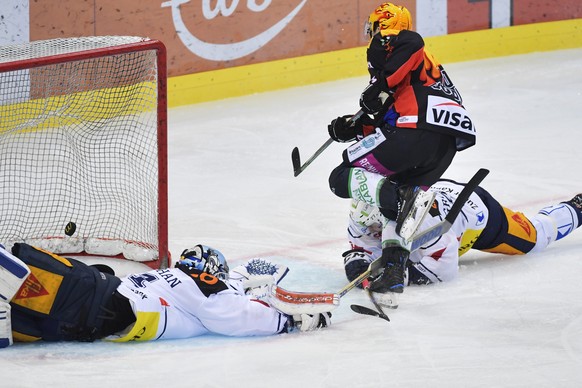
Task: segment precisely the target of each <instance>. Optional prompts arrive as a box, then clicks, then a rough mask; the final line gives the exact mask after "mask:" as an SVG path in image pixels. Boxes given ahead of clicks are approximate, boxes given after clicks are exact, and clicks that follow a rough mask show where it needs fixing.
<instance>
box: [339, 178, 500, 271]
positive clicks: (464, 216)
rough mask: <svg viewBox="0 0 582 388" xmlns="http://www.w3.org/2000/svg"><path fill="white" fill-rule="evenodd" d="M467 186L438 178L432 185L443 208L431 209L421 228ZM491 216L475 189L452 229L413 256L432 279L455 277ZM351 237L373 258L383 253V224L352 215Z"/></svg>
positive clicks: (437, 219)
mask: <svg viewBox="0 0 582 388" xmlns="http://www.w3.org/2000/svg"><path fill="white" fill-rule="evenodd" d="M463 187H464V186H462V185H459V184H456V183H454V182H450V181H438V182H437V183H436V184H434V185H433V186H431V187H430V189H429V190H430V191H434V192H436V193H437V196H436V198H435V201H436V202H437V204H438V210H439V211H429V213H428V214H427V215H426V218H425V219H424V221H423V222H422V224H421V225H420V227H419V229H421V230H423V229H427V228H429V227H431V226H433V225H435V224H436V223H438V222H440V221H441V220H442V219H443V217H444V215H446V214H447V213H448V211H449V210H450V208H451V206H452V205H453V203H454V201H455V199H456V198H457V196H458V195H459V193H460V192H461V190H462V189H463ZM488 217H489V210H488V209H487V207H486V206H485V204H484V203H483V201H482V200H481V198H479V196H478V195H477V194H475V193H473V194H471V197H470V198H469V200H468V201H467V202H466V203H465V205H464V206H463V208H462V210H461V214H459V216H458V217H457V219H456V220H455V222H454V223H453V225H452V227H451V229H450V230H449V232H448V233H445V234H444V235H443V236H441V237H440V238H438V239H436V240H434V241H431V242H429V243H428V244H426V245H425V246H423V247H421V248H420V249H418V250H416V251H414V252H412V253H411V254H410V257H409V260H410V261H411V262H412V263H414V266H415V267H416V268H417V269H418V270H419V271H420V272H422V273H423V274H424V275H425V276H426V277H427V278H428V279H430V280H431V281H432V282H439V281H448V280H452V279H454V278H455V277H456V276H457V274H458V270H459V256H460V255H462V254H463V253H466V252H467V251H468V250H469V249H471V247H472V246H473V244H474V243H475V241H476V239H477V238H478V237H479V235H480V234H481V232H482V231H483V229H484V228H485V226H486V225H487V220H488ZM348 238H349V241H350V243H351V244H352V246H354V247H361V248H364V249H365V250H366V251H368V252H369V253H370V256H371V258H372V259H373V260H375V259H377V258H378V257H380V255H381V254H382V244H381V228H380V227H376V228H374V227H372V228H370V227H369V226H363V225H361V224H360V223H358V222H356V221H354V219H353V217H350V220H349V225H348Z"/></svg>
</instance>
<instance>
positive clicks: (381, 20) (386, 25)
mask: <svg viewBox="0 0 582 388" xmlns="http://www.w3.org/2000/svg"><path fill="white" fill-rule="evenodd" d="M411 29H412V17H411V16H410V12H409V11H408V9H406V7H403V6H401V5H394V4H392V3H382V4H380V6H379V7H378V8H376V9H375V10H374V12H372V13H371V14H370V17H369V18H368V21H366V25H365V28H364V32H365V34H366V35H367V36H368V37H369V38H370V39H371V38H372V37H373V36H374V35H376V34H377V33H378V32H380V33H382V35H387V34H388V33H389V31H390V30H392V31H400V30H411Z"/></svg>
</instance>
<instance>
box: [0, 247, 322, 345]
mask: <svg viewBox="0 0 582 388" xmlns="http://www.w3.org/2000/svg"><path fill="white" fill-rule="evenodd" d="M101 269H102V268H101ZM102 270H103V269H102ZM287 271H288V269H287V268H286V267H285V266H281V265H276V264H272V263H270V262H269V261H267V260H263V259H251V260H249V261H248V262H247V263H246V264H244V265H241V266H238V267H236V268H234V269H233V270H231V271H230V272H229V268H228V265H227V262H226V259H225V258H224V256H223V255H222V254H221V253H220V252H219V251H217V250H215V249H212V248H209V247H206V246H203V245H197V246H195V247H194V248H192V249H188V250H185V251H184V252H183V253H182V256H181V257H180V260H179V261H178V262H177V263H176V265H175V267H174V268H168V269H160V270H152V271H149V272H144V273H137V274H133V275H128V276H126V277H124V278H119V277H116V276H114V275H113V274H110V273H105V272H100V271H99V270H98V269H97V268H96V267H94V266H88V265H85V264H84V263H82V262H80V261H77V260H73V259H68V258H64V257H61V256H58V255H55V254H52V253H50V252H46V251H43V250H39V249H37V248H34V247H32V246H30V245H27V244H23V243H22V244H15V245H14V247H13V248H12V254H11V253H10V252H8V251H7V250H5V249H4V248H1V249H0V347H6V346H9V345H10V344H12V341H13V339H14V340H15V341H25V342H31V341H37V340H45V341H83V342H91V341H94V340H97V339H106V340H110V341H118V342H125V341H149V340H158V339H176V338H190V337H196V336H200V335H203V334H207V333H216V334H222V335H227V336H265V335H273V334H279V333H287V332H292V331H310V330H314V329H317V328H321V327H326V326H328V325H329V324H330V317H331V314H330V313H329V312H327V313H321V314H301V313H300V312H297V311H296V314H295V315H288V314H285V313H283V312H281V311H279V310H277V309H275V308H274V307H271V306H270V304H269V303H270V302H271V297H270V293H269V290H270V287H271V286H272V285H273V284H277V283H278V282H279V281H280V280H281V279H282V278H283V277H284V276H285V275H286V274H287ZM106 272H108V271H106ZM8 302H10V303H8Z"/></svg>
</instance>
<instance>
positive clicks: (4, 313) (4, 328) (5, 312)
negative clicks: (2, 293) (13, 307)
mask: <svg viewBox="0 0 582 388" xmlns="http://www.w3.org/2000/svg"><path fill="white" fill-rule="evenodd" d="M10 345H12V325H11V324H10V304H9V303H7V302H0V348H6V347H8V346H10Z"/></svg>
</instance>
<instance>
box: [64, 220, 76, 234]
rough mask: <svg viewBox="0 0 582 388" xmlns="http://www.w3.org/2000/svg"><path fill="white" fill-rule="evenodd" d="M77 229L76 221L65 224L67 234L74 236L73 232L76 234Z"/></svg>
mask: <svg viewBox="0 0 582 388" xmlns="http://www.w3.org/2000/svg"><path fill="white" fill-rule="evenodd" d="M76 230H77V225H76V224H75V223H74V222H72V221H71V222H69V223H68V224H67V226H65V234H66V235H67V236H72V235H73V234H75V231H76Z"/></svg>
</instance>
